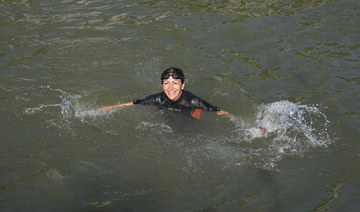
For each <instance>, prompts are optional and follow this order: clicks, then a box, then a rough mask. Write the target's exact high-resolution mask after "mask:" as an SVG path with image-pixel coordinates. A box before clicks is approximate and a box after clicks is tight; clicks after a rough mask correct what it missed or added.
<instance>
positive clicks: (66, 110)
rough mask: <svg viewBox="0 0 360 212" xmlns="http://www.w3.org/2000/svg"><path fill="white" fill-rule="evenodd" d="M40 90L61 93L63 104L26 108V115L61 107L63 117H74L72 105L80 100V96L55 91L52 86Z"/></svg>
mask: <svg viewBox="0 0 360 212" xmlns="http://www.w3.org/2000/svg"><path fill="white" fill-rule="evenodd" d="M40 88H41V89H48V90H50V91H56V92H59V93H60V98H61V102H60V103H57V104H40V105H39V106H38V107H32V108H26V109H25V111H24V112H25V113H26V114H34V113H36V112H38V111H42V110H43V109H45V108H49V107H59V108H60V109H61V114H62V115H63V117H71V116H72V114H73V112H74V111H73V107H72V105H74V102H76V100H77V99H79V98H80V95H77V94H71V93H67V92H65V91H63V90H61V89H53V88H51V87H50V86H41V87H40Z"/></svg>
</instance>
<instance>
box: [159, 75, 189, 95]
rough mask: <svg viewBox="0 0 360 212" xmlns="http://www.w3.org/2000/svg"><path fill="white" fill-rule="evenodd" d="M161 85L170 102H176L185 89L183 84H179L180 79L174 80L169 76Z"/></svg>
mask: <svg viewBox="0 0 360 212" xmlns="http://www.w3.org/2000/svg"><path fill="white" fill-rule="evenodd" d="M162 85H163V89H164V92H165V94H166V96H167V97H168V98H169V99H170V100H171V101H176V100H178V99H179V98H180V96H181V94H182V91H183V90H184V88H185V82H184V83H181V79H174V78H172V77H171V76H170V77H169V78H168V79H164V80H163V84H162Z"/></svg>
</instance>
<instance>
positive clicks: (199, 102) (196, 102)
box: [191, 96, 220, 111]
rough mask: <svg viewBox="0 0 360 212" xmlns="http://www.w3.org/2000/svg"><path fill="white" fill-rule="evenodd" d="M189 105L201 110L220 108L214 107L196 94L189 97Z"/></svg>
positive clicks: (216, 109)
mask: <svg viewBox="0 0 360 212" xmlns="http://www.w3.org/2000/svg"><path fill="white" fill-rule="evenodd" d="M191 105H192V106H193V107H196V108H200V109H202V110H209V111H220V108H219V107H216V106H214V105H212V104H210V103H208V102H207V101H205V100H203V99H201V98H199V97H197V96H194V97H193V98H192V99H191Z"/></svg>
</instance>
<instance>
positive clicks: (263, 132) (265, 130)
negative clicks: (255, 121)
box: [259, 127, 267, 135]
mask: <svg viewBox="0 0 360 212" xmlns="http://www.w3.org/2000/svg"><path fill="white" fill-rule="evenodd" d="M259 129H260V130H261V132H262V134H263V135H265V134H266V133H267V129H266V128H264V127H259Z"/></svg>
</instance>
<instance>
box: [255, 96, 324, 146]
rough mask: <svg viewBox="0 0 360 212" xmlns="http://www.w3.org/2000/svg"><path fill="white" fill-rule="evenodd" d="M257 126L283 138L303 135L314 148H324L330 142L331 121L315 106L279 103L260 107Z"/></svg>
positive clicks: (286, 102)
mask: <svg viewBox="0 0 360 212" xmlns="http://www.w3.org/2000/svg"><path fill="white" fill-rule="evenodd" d="M256 123H257V125H259V126H263V127H265V128H266V129H267V131H268V133H276V134H278V136H279V137H281V136H287V137H289V138H290V137H291V136H295V137H293V139H294V140H295V139H296V138H297V136H298V135H299V134H303V136H304V137H305V138H306V140H307V141H308V142H309V143H310V144H311V145H314V146H324V145H326V144H327V142H328V141H329V135H328V133H327V127H328V124H329V121H328V120H327V118H326V116H325V114H324V113H322V112H321V111H320V110H319V109H318V108H316V107H315V106H307V105H300V104H295V103H291V102H289V101H279V102H274V103H271V104H264V105H261V106H259V108H258V113H257V120H256Z"/></svg>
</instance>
